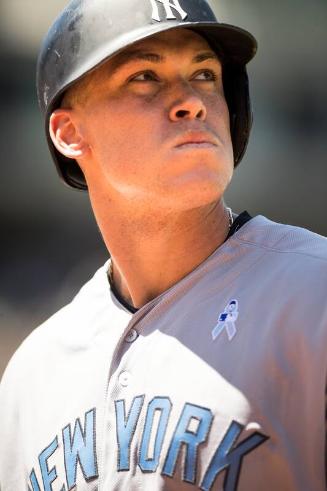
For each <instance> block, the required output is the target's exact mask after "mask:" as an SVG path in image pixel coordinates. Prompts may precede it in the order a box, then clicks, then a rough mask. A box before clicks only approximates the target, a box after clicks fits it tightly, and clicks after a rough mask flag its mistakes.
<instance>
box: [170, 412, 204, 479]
mask: <svg viewBox="0 0 327 491" xmlns="http://www.w3.org/2000/svg"><path fill="white" fill-rule="evenodd" d="M212 419H213V416H212V413H211V411H210V409H207V408H203V407H199V406H195V405H193V404H188V403H187V404H185V406H184V409H183V412H182V415H181V417H180V420H179V422H178V424H177V427H176V429H175V433H174V435H173V438H172V441H171V444H170V447H169V450H168V454H167V457H166V462H165V465H164V468H163V471H162V474H163V475H166V476H170V477H172V476H173V475H174V472H175V469H176V465H177V459H178V456H179V453H180V451H181V448H182V445H185V446H186V452H185V463H184V470H183V480H184V481H185V482H189V483H192V484H194V483H195V481H196V468H197V456H198V448H199V445H200V444H201V443H203V442H205V440H206V439H207V436H208V432H209V429H210V425H211V422H212ZM192 420H196V421H197V423H198V426H197V429H196V431H195V432H193V431H191V430H190V429H189V427H190V424H191V421H192Z"/></svg>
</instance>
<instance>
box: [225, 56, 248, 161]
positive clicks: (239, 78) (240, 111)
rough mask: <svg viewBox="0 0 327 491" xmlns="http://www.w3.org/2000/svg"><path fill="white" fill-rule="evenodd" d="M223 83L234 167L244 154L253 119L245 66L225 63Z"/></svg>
mask: <svg viewBox="0 0 327 491" xmlns="http://www.w3.org/2000/svg"><path fill="white" fill-rule="evenodd" d="M223 85H224V92H225V98H226V102H227V105H228V109H229V115H230V131H231V138H232V143H233V150H234V164H235V167H236V166H237V165H238V164H239V163H240V161H241V160H242V157H243V156H244V153H245V150H246V147H247V144H248V141H249V136H250V131H251V127H252V121H253V116H252V109H251V101H250V92H249V79H248V74H247V71H246V67H245V66H242V65H237V64H232V63H228V62H227V63H225V64H224V67H223Z"/></svg>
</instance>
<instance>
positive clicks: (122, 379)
mask: <svg viewBox="0 0 327 491" xmlns="http://www.w3.org/2000/svg"><path fill="white" fill-rule="evenodd" d="M118 381H119V383H120V385H121V386H122V387H127V386H128V385H129V383H130V381H131V374H130V373H129V372H121V374H120V375H119V378H118Z"/></svg>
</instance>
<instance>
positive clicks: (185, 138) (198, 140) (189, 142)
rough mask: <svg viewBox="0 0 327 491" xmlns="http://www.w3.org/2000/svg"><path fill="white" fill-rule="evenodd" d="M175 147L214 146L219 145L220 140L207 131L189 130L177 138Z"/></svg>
mask: <svg viewBox="0 0 327 491" xmlns="http://www.w3.org/2000/svg"><path fill="white" fill-rule="evenodd" d="M174 143H175V144H174V147H175V148H181V149H183V148H192V149H196V148H199V149H201V148H212V147H217V146H218V140H217V138H215V137H214V136H213V135H211V134H210V133H206V132H198V131H197V132H194V131H191V132H188V133H187V134H184V135H182V136H180V137H179V138H177V139H176V141H175V142H174Z"/></svg>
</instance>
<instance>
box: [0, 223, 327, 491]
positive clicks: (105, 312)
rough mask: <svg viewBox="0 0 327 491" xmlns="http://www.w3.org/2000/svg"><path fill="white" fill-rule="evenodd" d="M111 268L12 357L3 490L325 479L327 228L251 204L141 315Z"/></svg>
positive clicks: (112, 490) (299, 486)
mask: <svg viewBox="0 0 327 491" xmlns="http://www.w3.org/2000/svg"><path fill="white" fill-rule="evenodd" d="M162 267H163V268H164V267H165V264H164V261H163V264H162ZM107 271H108V264H106V265H104V267H102V268H101V269H100V270H99V271H97V273H96V274H95V276H94V277H93V278H92V279H91V280H90V281H89V282H88V283H87V284H86V285H85V286H84V287H83V288H82V290H81V291H80V292H79V293H78V295H77V296H76V297H75V298H74V300H73V301H72V302H71V303H70V304H69V305H68V306H66V307H64V308H63V309H62V310H60V311H59V312H58V313H56V314H55V315H54V316H53V317H52V318H50V319H49V320H48V321H47V322H46V323H45V324H44V325H42V326H41V327H39V328H37V329H36V330H35V331H34V332H33V333H32V334H31V335H30V336H29V337H28V338H27V339H26V340H25V341H24V342H23V344H22V345H21V347H20V348H19V349H18V350H17V352H16V353H15V355H14V356H13V358H12V360H11V361H10V363H9V365H8V367H7V370H6V372H5V374H4V377H3V380H2V384H1V390H0V424H1V427H0V488H1V491H22V490H25V491H27V490H29V491H68V490H73V489H77V490H78V491H95V490H97V491H116V490H124V491H125V490H129V491H136V490H142V491H154V490H168V491H169V490H171V491H191V490H195V489H199V490H203V491H209V490H214V491H223V490H224V491H235V490H238V491H262V490H265V491H276V490H282V491H324V490H325V489H326V484H325V387H326V370H327V303H326V289H327V239H325V238H323V237H320V236H318V235H316V234H314V233H311V232H309V231H307V230H304V229H300V228H296V227H292V226H286V225H280V224H277V223H274V222H271V221H269V220H268V219H266V218H265V217H262V216H257V217H255V218H253V219H252V220H250V221H249V222H247V223H246V224H245V225H244V226H243V227H242V228H241V229H239V230H238V231H237V232H236V233H235V234H234V235H233V236H232V237H230V238H229V239H228V240H227V241H226V242H225V243H224V244H222V245H221V246H220V247H219V248H218V249H217V250H216V251H215V252H214V253H213V254H212V255H211V256H210V257H209V258H207V259H206V260H205V261H204V262H203V263H201V264H200V265H199V266H198V267H197V268H196V269H194V270H193V271H192V272H191V273H190V274H188V275H187V276H186V277H185V278H183V279H182V280H181V281H179V282H178V283H177V284H175V285H174V286H173V287H172V288H170V289H169V290H167V291H166V292H164V293H163V294H161V295H160V296H159V297H157V298H155V299H154V300H152V301H151V302H149V303H148V304H146V305H145V306H144V307H142V308H141V309H139V310H138V311H137V312H135V313H132V312H130V311H129V310H128V309H127V308H126V307H125V306H123V305H122V304H121V303H120V302H119V301H118V300H117V298H116V297H115V296H114V294H113V292H112V291H111V290H110V286H109V283H108V278H107Z"/></svg>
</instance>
